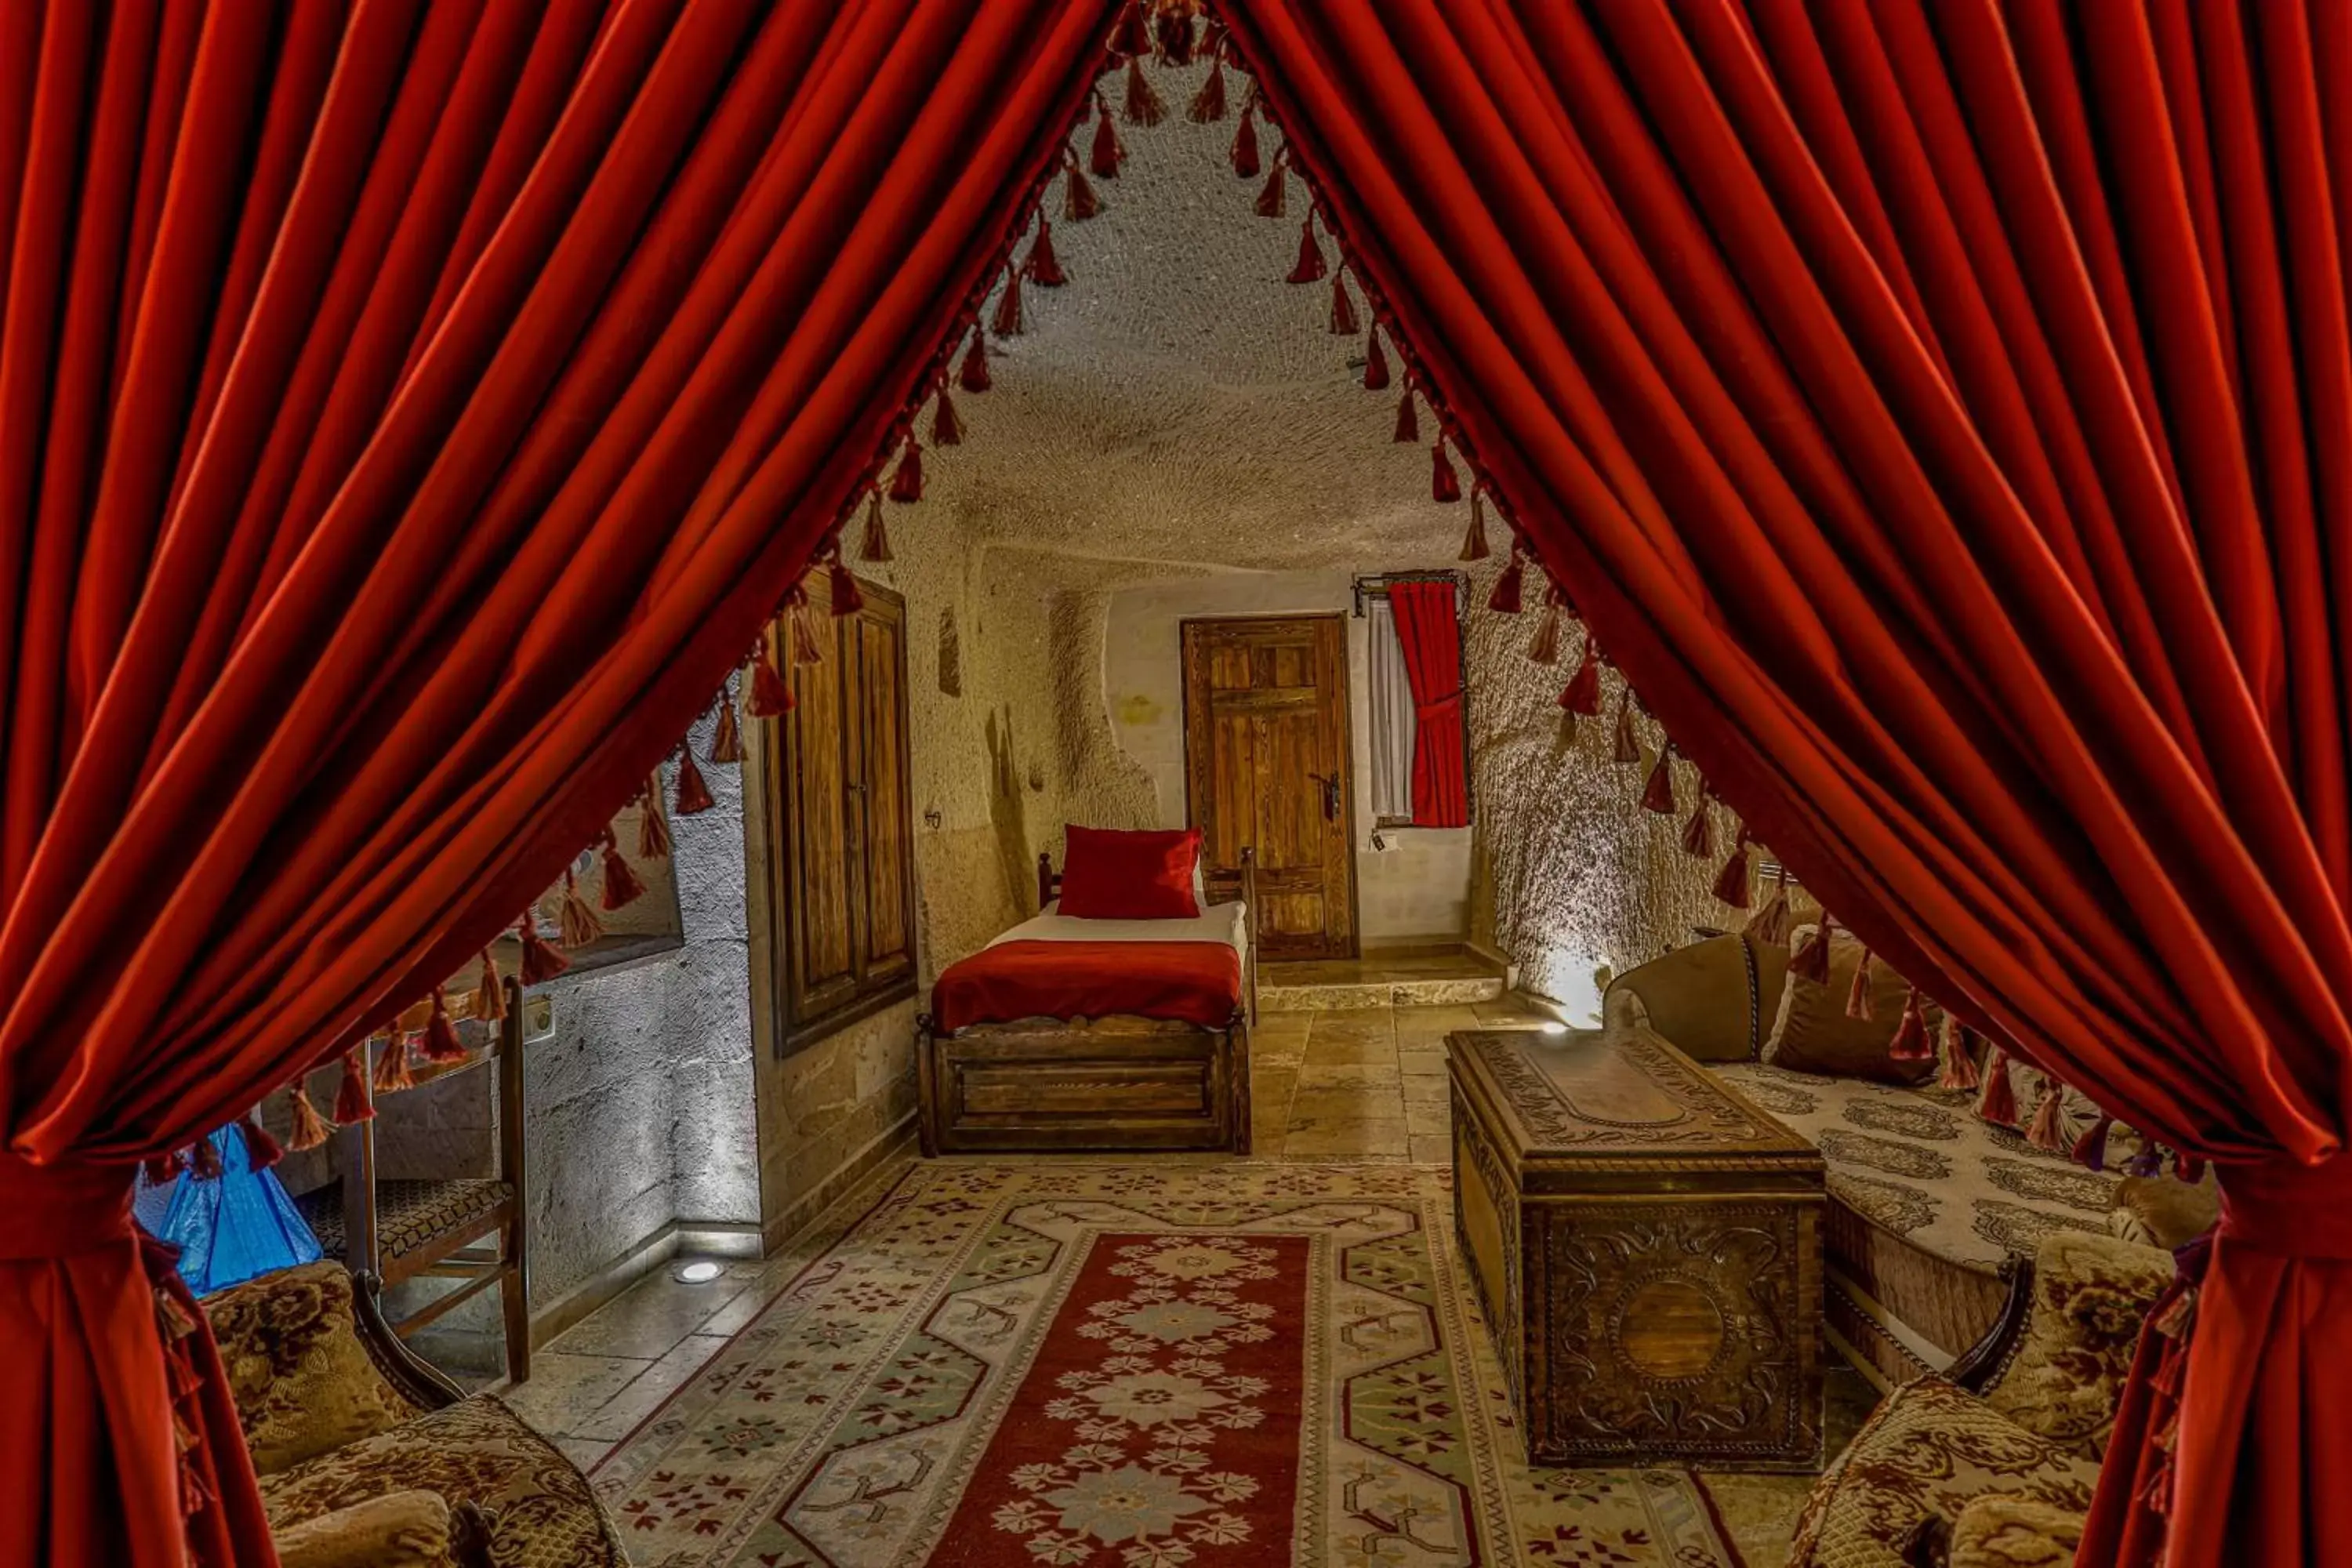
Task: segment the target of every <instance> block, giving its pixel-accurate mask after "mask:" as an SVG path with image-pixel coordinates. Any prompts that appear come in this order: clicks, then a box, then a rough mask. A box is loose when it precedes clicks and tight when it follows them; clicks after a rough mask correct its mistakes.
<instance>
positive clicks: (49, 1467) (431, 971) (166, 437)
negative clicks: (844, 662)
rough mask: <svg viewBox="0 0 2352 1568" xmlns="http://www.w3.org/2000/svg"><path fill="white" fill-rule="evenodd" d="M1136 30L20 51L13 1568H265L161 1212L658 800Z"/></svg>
mask: <svg viewBox="0 0 2352 1568" xmlns="http://www.w3.org/2000/svg"><path fill="white" fill-rule="evenodd" d="M1108 26H1109V12H1108V5H1107V4H1105V3H1103V0H1087V3H1079V0H985V3H983V0H866V3H862V4H857V5H841V4H838V3H837V0H776V3H775V4H773V5H745V4H738V3H736V0H611V3H609V4H603V5H598V4H586V3H581V4H570V3H567V4H562V5H554V6H549V7H541V6H532V5H508V4H500V3H498V0H436V4H432V5H425V4H422V3H421V0H352V3H351V4H348V5H346V4H335V3H329V0H319V3H315V4H312V3H292V0H280V3H276V4H271V3H266V0H215V3H212V4H205V3H201V0H118V3H116V4H112V5H95V4H86V3H84V0H54V3H52V4H49V5H34V4H24V5H7V6H0V300H5V304H0V737H5V738H0V752H5V773H0V1356H5V1361H6V1363H7V1365H8V1368H9V1371H8V1373H7V1381H6V1390H7V1392H6V1396H5V1398H0V1562H6V1563H12V1564H15V1563H26V1564H37V1563H56V1564H59V1565H64V1564H73V1565H75V1568H81V1565H84V1564H89V1563H110V1564H114V1563H121V1564H136V1565H141V1568H145V1565H151V1564H152V1565H155V1568H162V1565H164V1564H172V1565H173V1568H176V1565H178V1564H180V1563H184V1561H186V1560H187V1556H186V1553H185V1552H184V1551H183V1549H182V1544H181V1543H182V1541H183V1538H184V1537H185V1539H186V1541H187V1542H189V1543H190V1545H191V1546H192V1547H193V1549H194V1555H195V1558H196V1560H198V1561H200V1562H201V1563H205V1564H207V1565H210V1568H226V1565H227V1564H230V1563H236V1564H239V1565H240V1568H253V1565H256V1564H266V1563H269V1562H271V1561H272V1560H273V1555H274V1554H273V1552H272V1551H271V1549H270V1546H269V1543H268V1538H267V1532H266V1531H265V1530H264V1529H263V1527H262V1525H261V1521H260V1515H259V1511H258V1507H257V1500H256V1498H255V1493H254V1488H253V1482H252V1478H251V1476H250V1473H249V1469H248V1467H247V1460H246V1459H245V1458H244V1447H243V1445H242V1443H241V1441H240V1440H239V1439H238V1436H237V1434H236V1424H235V1420H234V1416H233V1414H232V1413H231V1412H230V1410H229V1407H228V1405H227V1404H226V1395H225V1392H224V1390H223V1389H222V1386H221V1384H220V1382H219V1379H218V1375H217V1370H216V1368H215V1366H214V1365H213V1363H212V1350H211V1345H210V1342H209V1338H208V1336H207V1335H206V1334H205V1331H203V1329H202V1325H201V1320H200V1319H197V1318H194V1316H193V1315H192V1313H191V1311H190V1309H189V1306H188V1304H187V1302H186V1300H185V1297H184V1292H180V1291H179V1290H178V1287H177V1284H176V1281H175V1280H174V1279H173V1278H172V1277H171V1275H170V1271H169V1268H168V1264H167V1262H163V1261H159V1260H158V1259H157V1258H155V1257H153V1256H151V1255H148V1254H145V1253H142V1248H141V1247H140V1245H139V1244H138V1243H137V1242H136V1241H135V1240H134V1239H133V1237H132V1232H131V1226H130V1223H129V1218H128V1212H127V1211H128V1198H129V1188H130V1179H131V1165H132V1163H134V1162H135V1161H136V1160H138V1159H139V1158H141V1157H142V1156H145V1155H150V1154H155V1153H161V1152H165V1151H168V1150H171V1149H173V1148H175V1147H177V1146H179V1145H182V1144H184V1143H186V1142H189V1141H190V1140H192V1139H193V1138H194V1137H195V1136H197V1135H198V1134H200V1133H202V1132H204V1131H207V1130H208V1129H210V1128H213V1127H215V1126H217V1125H219V1124H221V1123H222V1122H225V1121H228V1120H230V1119H232V1118H233V1117H235V1116H236V1115H237V1114H238V1113H239V1112H241V1111H242V1110H245V1109H246V1108H247V1107H248V1106H249V1105H251V1104H252V1103H253V1102H254V1101H255V1100H257V1099H258V1098H260V1097H261V1096H262V1095H263V1094H264V1093H266V1092H267V1091H268V1090H269V1089H271V1088H272V1087H273V1086H275V1085H278V1084H280V1083H283V1082H285V1081H287V1080H288V1079H289V1078H290V1077H292V1076H293V1075H294V1074H295V1073H296V1072H297V1070H298V1069H300V1068H304V1067H306V1066H307V1065H309V1064H310V1063H312V1062H314V1061H317V1060H320V1059H323V1058H326V1057H328V1056H330V1055H331V1054H332V1052H333V1051H335V1050H336V1049H338V1048H340V1047H341V1045H342V1044H344V1043H346V1042H349V1041H352V1040H354V1039H356V1038H358V1037H361V1036H362V1035H363V1034H364V1033H365V1032H366V1031H367V1030H368V1029H369V1028H370V1027H372V1026H374V1025H376V1024H378V1023H380V1022H382V1021H383V1020H384V1019H386V1018H387V1017H388V1016H390V1015H391V1014H392V1013H393V1012H394V1010H396V1009H397V1008H398V1007H400V1006H401V1005H403V1004H404V1003H405V1002H407V1001H409V1000H411V999H413V998H415V996H417V995H418V994H422V993H423V992H425V991H426V990H428V989H429V988H430V987H431V986H432V985H433V984H434V983H435V982H436V981H437V980H439V979H440V978H441V977H442V976H444V975H446V974H447V973H450V972H452V971H454V970H455V969H457V967H459V966H460V964H461V963H463V961H464V959H465V957H466V955H467V954H470V953H471V952H473V951H474V950H475V949H476V948H477V947H478V946H479V945H480V944H481V943H482V942H484V941H486V940H487V939H488V937H489V936H490V935H492V934H493V933H494V932H495V931H497V930H498V929H499V927H500V926H501V925H502V924H503V923H504V922H506V921H508V920H509V919H510V918H511V917H512V916H513V914H514V912H515V911H516V910H519V909H520V908H522V907H523V906H524V905H525V904H526V902H527V901H528V900H530V899H531V898H532V897H533V896H535V895H536V894H537V893H538V892H539V891H540V890H541V889H543V888H544V887H546V886H547V884H548V883H549V882H550V880H551V879H552V878H553V877H555V876H556V875H557V874H558V872H559V871H560V869H561V867H562V863H563V862H564V861H565V860H566V859H567V858H569V857H570V856H571V855H572V852H573V851H574V850H575V849H576V848H577V847H579V846H581V845H582V844H583V843H585V842H587V841H588V840H589V839H590V838H591V837H593V835H594V834H595V833H596V832H597V831H598V830H599V829H600V828H601V826H603V824H604V822H605V821H606V819H607V818H608V817H609V816H611V815H612V814H613V813H614V811H615V810H616V809H617V808H618V807H619V806H620V805H622V804H623V803H624V802H625V800H626V799H627V797H628V796H629V795H630V794H631V793H632V792H633V791H634V789H635V787H636V786H637V784H638V783H639V782H640V781H641V780H643V779H644V777H645V776H646V773H648V771H649V770H650V769H652V768H653V766H654V765H655V763H656V761H657V759H658V758H659V757H660V755H661V754H662V752H664V751H665V750H666V749H667V748H668V747H669V746H670V745H671V744H673V743H674V742H675V741H676V739H677V735H678V733H679V732H680V731H682V729H683V728H684V726H685V723H686V721H687V720H688V718H689V717H690V716H691V714H692V713H693V712H694V710H697V709H698V708H699V707H700V706H702V705H703V704H704V703H705V702H706V701H707V700H709V695H710V693H711V692H712V691H713V690H714V689H716V687H717V685H718V683H719V679H721V677H722V676H723V675H724V674H725V672H726V671H727V670H728V668H730V666H731V665H732V664H734V663H735V662H736V660H737V659H738V658H740V656H741V655H742V653H743V651H744V650H745V649H746V648H747V647H749V646H750V645H751V641H752V639H753V637H754V635H755V632H756V629H757V628H758V627H759V626H761V624H762V623H763V622H764V620H765V617H766V616H768V615H769V614H770V613H771V612H772V610H773V608H774V607H775V605H777V603H778V601H779V599H780V597H781V596H782V594H783V593H784V591H785V589H786V588H787V587H788V585H789V584H792V583H793V581H794V580H795V579H796V578H797V577H798V575H799V574H800V573H801V572H802V570H803V567H804V565H805V563H806V562H807V560H808V558H809V556H810V553H811V551H812V548H813V547H814V545H815V544H816V543H817V542H818V541H819V539H820V538H821V536H822V535H823V534H824V532H825V531H827V530H828V529H830V528H832V527H833V526H834V525H835V523H836V521H838V520H839V518H840V517H841V516H842V514H843V512H844V510H845V509H846V508H848V507H849V506H850V504H851V498H852V497H853V495H854V494H855V492H856V490H857V489H858V488H859V487H860V486H861V485H863V484H864V483H865V482H866V480H867V479H869V478H870V477H871V476H872V475H873V473H874V471H875V469H876V468H877V465H878V463H879V461H880V458H881V454H882V451H883V448H884V447H885V445H886V444H887V441H888V440H889V438H890V437H891V436H892V434H893V432H894V430H896V429H898V428H903V426H904V423H905V420H904V417H903V416H902V412H901V411H902V408H903V406H904V405H905V404H906V403H907V402H908V400H909V399H910V398H911V397H914V396H916V395H919V392H920V391H921V389H922V388H923V387H924V386H925V385H926V384H927V383H928V380H929V377H931V376H932V375H933V374H936V373H937V371H938V369H939V366H940V363H941V350H940V343H941V342H942V341H943V340H944V339H945V338H946V337H947V336H948V335H949V334H950V332H951V331H953V329H954V327H955V325H956V323H957V322H959V321H961V320H962V319H964V318H965V316H966V315H967V313H968V312H969V310H971V308H972V307H973V305H974V304H975V302H976V290H978V289H984V288H985V286H986V283H987V280H988V278H989V275H990V273H991V271H992V268H994V266H995V265H996V262H997V259H998V258H999V257H1000V256H1001V255H1002V253H1003V247H1004V246H1005V244H1006V243H1007V241H1008V237H1009V232H1010V228H1011V226H1012V225H1013V224H1014V223H1015V222H1016V221H1018V220H1019V218H1020V216H1022V208H1023V204H1024V201H1025V200H1026V199H1027V198H1028V197H1029V196H1030V195H1032V194H1033V193H1034V188H1035V186H1036V184H1037V183H1038V182H1039V181H1040V180H1041V179H1042V178H1043V177H1044V175H1045V172H1046V170H1047V169H1048V167H1049V166H1050V163H1051V162H1052V161H1053V160H1054V159H1055V158H1056V157H1057V156H1058V155H1059V153H1060V150H1061V146H1062V133H1063V132H1064V130H1065V128H1066V123H1067V120H1068V117H1069V115H1070V114H1071V113H1072V112H1074V111H1075V110H1076V105H1077V104H1078V102H1079V100H1080V97H1081V95H1082V93H1083V92H1084V91H1085V89H1087V87H1088V86H1089V85H1090V84H1091V82H1092V79H1093V77H1094V73H1095V70H1096V68H1097V66H1098V65H1099V64H1100V62H1101V59H1102V52H1101V50H1102V40H1103V38H1104V37H1105V35H1106V33H1107V31H1108ZM159 1321H160V1323H161V1325H162V1327H163V1332H161V1333H159ZM167 1337H168V1339H169V1340H170V1342H171V1349H170V1350H169V1351H168V1352H167V1350H166V1349H165V1342H166V1338H167ZM175 1396H176V1398H177V1403H178V1409H177V1414H176V1420H177V1421H178V1423H179V1424H180V1426H182V1428H183V1433H184V1436H182V1438H181V1439H179V1440H177V1441H175V1436H174V1423H175V1415H174V1409H173V1405H174V1399H175ZM190 1439H194V1443H195V1446H194V1447H193V1448H192V1449H190V1451H189V1452H188V1453H187V1454H186V1456H185V1459H184V1462H185V1465H186V1468H187V1474H186V1476H185V1477H184V1478H183V1476H182V1474H181V1466H182V1462H183V1459H182V1456H181V1455H180V1454H179V1453H178V1451H177V1450H178V1449H179V1448H181V1447H185V1446H186V1443H187V1442H188V1441H189V1440H190ZM184 1504H185V1506H186V1507H187V1509H188V1510H191V1512H190V1516H189V1517H188V1518H187V1519H186V1521H183V1517H182V1515H183V1505H184Z"/></svg>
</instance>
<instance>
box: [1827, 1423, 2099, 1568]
mask: <svg viewBox="0 0 2352 1568" xmlns="http://www.w3.org/2000/svg"><path fill="white" fill-rule="evenodd" d="M2098 1476H2099V1471H2098V1467H2097V1465H2095V1464H2094V1463H2093V1462H2092V1461H2091V1460H2089V1459H2086V1458H2083V1457H2082V1456H2081V1455H2079V1454H2075V1453H2072V1452H2070V1451H2068V1450H2067V1449H2065V1448H2062V1447H2059V1446H2058V1445H2056V1444H2054V1443H2052V1442H2050V1441H2049V1440H2048V1439H2046V1438H2044V1437H2041V1436H2036V1435H2035V1434H2033V1433H2032V1432H2029V1431H2027V1430H2026V1429H2025V1428H2024V1427H2022V1426H2019V1425H2017V1423H2015V1422H2013V1421H2011V1420H2010V1419H2009V1418H2008V1417H2007V1416H2005V1415H2000V1413H1999V1412H1997V1411H1994V1410H1992V1409H1990V1407H1988V1406H1987V1405H1985V1403H1984V1402H1983V1401H1982V1400H1979V1399H1977V1398H1976V1397H1974V1396H1973V1395H1971V1394H1967V1393H1965V1392H1964V1391H1962V1390H1961V1389H1959V1388H1958V1387H1956V1386H1954V1385H1953V1384H1949V1383H1947V1382H1945V1381H1944V1380H1943V1379H1942V1378H1940V1377H1923V1378H1920V1379H1918V1380H1917V1381H1916V1382H1913V1383H1906V1384H1904V1385H1903V1386H1902V1387H1900V1388H1898V1389H1896V1390H1895V1392H1894V1393H1892V1394H1888V1395H1887V1396H1886V1397H1885V1399H1884V1400H1882V1401H1881V1402H1880V1403H1879V1406H1878V1408H1877V1409H1876V1410H1875V1411H1874V1412H1872V1414H1871V1417H1870V1419H1869V1421H1867V1422H1866V1423H1864V1426H1863V1428H1862V1430H1861V1432H1860V1433H1858V1434H1857V1435H1856V1436H1855V1437H1854V1439H1853V1442H1852V1443H1849V1444H1848V1445H1846V1448H1845V1451H1844V1452H1843V1453H1842V1454H1840V1455H1839V1456H1838V1457H1837V1458H1835V1459H1833V1460H1832V1461H1831V1462H1830V1467H1829V1468H1828V1469H1826V1470H1824V1471H1823V1472H1822V1479H1820V1480H1819V1481H1817V1482H1815V1483H1814V1486H1813V1489H1812V1494H1811V1496H1810V1497H1808V1498H1807V1499H1806V1500H1805V1508H1804V1512H1803V1513H1802V1514H1801V1515H1800V1516H1799V1518H1798V1521H1797V1532H1796V1539H1795V1540H1794V1541H1793V1542H1791V1544H1790V1549H1789V1568H1906V1565H1905V1563H1904V1551H1905V1548H1906V1545H1907V1544H1908V1543H1909V1542H1911V1541H1912V1540H1913V1539H1914V1538H1915V1537H1916V1535H1917V1534H1918V1533H1919V1532H1920V1531H1922V1530H1923V1529H1926V1528H1930V1527H1932V1526H1933V1525H1935V1524H1937V1523H1941V1524H1943V1525H1947V1526H1948V1525H1949V1524H1951V1523H1952V1522H1953V1521H1956V1520H1957V1519H1958V1517H1959V1514H1960V1510H1962V1509H1964V1508H1966V1507H1967V1506H1968V1505H1969V1502H1970V1501H1972V1500H1975V1499H1977V1498H1979V1497H1982V1496H1984V1495H1985V1494H1987V1493H2000V1494H2002V1495H2005V1496H2009V1497H2018V1498H2023V1499H2026V1500H2029V1501H2032V1502H2040V1503H2046V1504H2049V1505H2051V1506H2053V1507H2055V1508H2063V1509H2069V1510H2074V1511H2076V1512H2082V1511H2085V1510H2088V1509H2089V1508H2090V1506H2091V1491H2092V1489H2093V1488H2094V1487H2095V1485H2096V1484H2097V1481H2098Z"/></svg>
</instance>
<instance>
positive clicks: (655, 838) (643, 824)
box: [485, 773, 669, 1017]
mask: <svg viewBox="0 0 2352 1568" xmlns="http://www.w3.org/2000/svg"><path fill="white" fill-rule="evenodd" d="M637 858H638V859H640V860H667V859H668V858H669V823H668V821H667V819H665V818H664V817H663V816H662V813H661V775H660V774H659V773H656V774H654V775H653V776H652V777H650V778H648V779H646V786H645V788H643V789H641V790H639V791H638V792H637ZM485 951H486V952H487V951H488V950H487V949H486V950H485ZM499 1016H501V1017H503V1016H505V1015H504V1014H500V1015H499Z"/></svg>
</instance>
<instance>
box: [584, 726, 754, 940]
mask: <svg viewBox="0 0 2352 1568" xmlns="http://www.w3.org/2000/svg"><path fill="white" fill-rule="evenodd" d="M729 711H730V712H732V711H733V710H732V709H730V710H729ZM645 890H646V885H645V884H644V883H643V882H640V881H639V880H637V874H636V872H635V871H634V870H631V869H630V868H629V858H628V857H627V856H625V855H624V854H622V853H621V840H620V838H619V837H617V836H616V835H614V832H613V830H612V828H611V827H609V826H607V827H606V828H605V829H604V893H603V895H602V897H601V898H600V899H599V900H598V902H600V903H602V904H603V905H604V907H605V908H606V909H608V910H617V909H622V908H625V907H626V906H627V905H630V904H633V903H635V902H636V900H638V899H639V898H641V897H643V896H644V894H645Z"/></svg>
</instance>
